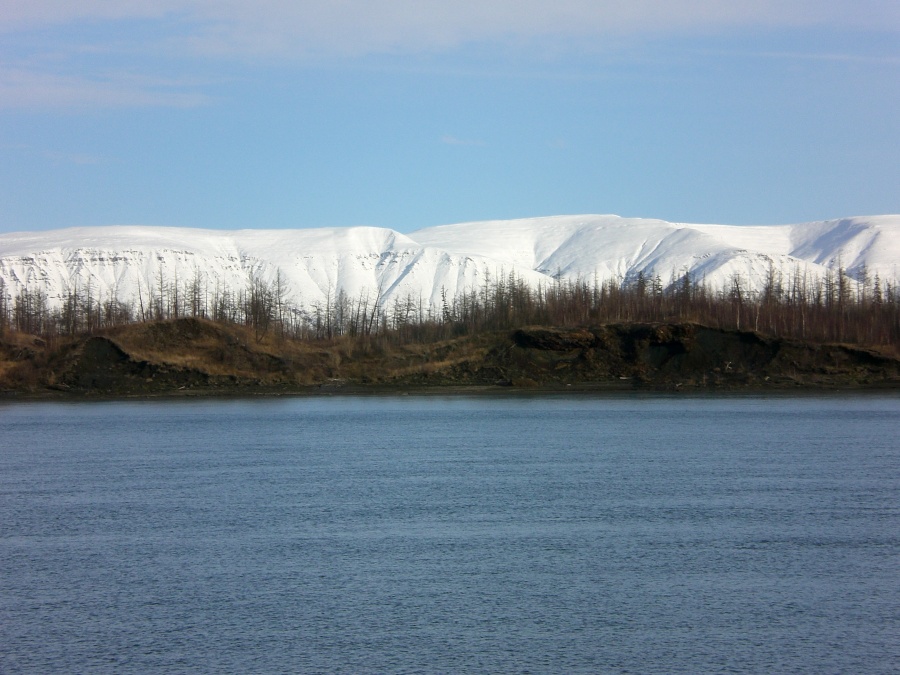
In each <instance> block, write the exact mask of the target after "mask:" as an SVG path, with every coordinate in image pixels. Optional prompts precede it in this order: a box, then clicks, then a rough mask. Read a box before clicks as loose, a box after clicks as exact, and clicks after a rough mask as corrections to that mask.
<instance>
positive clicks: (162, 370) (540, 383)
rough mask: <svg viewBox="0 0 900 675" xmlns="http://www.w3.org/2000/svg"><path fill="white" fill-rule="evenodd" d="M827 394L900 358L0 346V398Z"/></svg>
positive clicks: (626, 334)
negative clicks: (406, 394) (515, 394)
mask: <svg viewBox="0 0 900 675" xmlns="http://www.w3.org/2000/svg"><path fill="white" fill-rule="evenodd" d="M834 389H840V390H866V389H900V358H898V357H897V355H896V353H893V352H892V351H891V350H885V349H874V348H864V347H858V346H851V345H843V344H820V343H813V342H805V341H801V340H788V339H781V338H777V337H771V336H765V335H761V334H758V333H755V332H752V331H735V330H725V329H718V328H713V327H709V326H703V325H699V324H693V323H672V324H608V325H603V326H587V327H578V328H559V327H544V326H531V327H523V328H520V329H517V330H513V331H497V332H488V333H480V334H476V335H464V336H459V337H453V338H448V339H443V340H437V341H433V342H428V343H411V344H395V343H392V342H391V341H389V340H387V339H384V338H373V339H369V340H363V339H350V338H341V339H336V340H330V341H303V340H288V339H279V338H278V337H277V336H274V335H267V336H258V335H256V334H254V333H253V332H252V331H248V330H247V329H245V328H243V327H241V326H234V325H223V324H219V323H213V322H211V321H205V320H201V319H177V320H170V321H160V322H152V323H144V324H135V325H128V326H122V327H119V328H114V329H109V330H106V331H104V332H103V333H101V334H96V335H91V336H83V337H76V338H66V339H57V340H55V341H53V342H48V341H46V340H42V339H39V338H34V337H31V336H27V335H22V334H16V333H12V334H7V335H5V336H4V337H3V338H2V339H0V396H2V397H3V398H7V399H9V398H14V399H25V398H27V399H34V398H39V399H45V398H49V399H57V398H60V399H70V398H84V397H90V398H121V397H158V396H167V397H168V396H172V397H181V396H247V395H251V396H256V395H259V396H266V395H268V396H275V395H327V394H335V393H346V394H364V393H365V394H368V393H371V394H379V393H385V394H398V393H399V394H402V393H416V394H429V393H437V394H453V393H466V394H469V393H477V392H485V393H500V392H516V391H530V392H535V393H538V392H547V393H552V392H569V393H572V392H581V391H584V392H624V391H641V390H647V391H681V392H686V391H748V392H750V391H779V390H787V391H796V390H811V391H815V390H834Z"/></svg>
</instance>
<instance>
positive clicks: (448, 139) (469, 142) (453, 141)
mask: <svg viewBox="0 0 900 675" xmlns="http://www.w3.org/2000/svg"><path fill="white" fill-rule="evenodd" d="M441 143H443V144H444V145H462V146H470V147H482V146H484V145H485V142H484V141H479V140H476V139H469V138H458V137H456V136H451V135H449V134H444V135H443V136H441Z"/></svg>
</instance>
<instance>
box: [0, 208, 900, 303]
mask: <svg viewBox="0 0 900 675" xmlns="http://www.w3.org/2000/svg"><path fill="white" fill-rule="evenodd" d="M773 267H774V269H775V270H776V272H780V273H781V274H782V275H783V276H784V278H785V279H788V278H790V277H792V276H794V275H796V274H798V273H799V274H804V275H807V277H808V278H809V279H814V278H815V277H824V275H825V274H826V272H827V270H832V272H834V271H836V270H837V269H838V268H839V267H842V268H843V269H844V270H845V271H846V272H847V273H848V274H850V275H856V274H858V273H860V271H861V270H863V268H865V269H866V270H867V271H868V274H869V276H870V277H871V278H874V277H875V275H876V274H877V275H878V276H879V277H880V278H881V279H882V280H883V281H890V282H891V283H893V284H896V283H898V282H900V215H886V216H868V217H855V218H844V219H840V220H829V221H821V222H812V223H803V224H797V225H766V226H737V225H692V224H686V223H670V222H666V221H662V220H651V219H640V218H620V217H618V216H612V215H603V216H597V215H587V216H556V217H547V218H530V219H523V220H507V221H485V222H474V223H462V224H457V225H443V226H439V227H431V228H426V229H423V230H418V231H416V232H412V233H410V234H401V233H399V232H395V231H393V230H390V229H384V228H374V227H353V228H328V229H325V228H323V229H304V230H238V231H223V230H199V229H184V228H168V227H138V226H123V227H86V228H72V229H64V230H55V231H47V232H30V233H13V234H2V235H0V280H2V281H3V282H4V283H5V286H6V293H7V295H8V296H10V297H13V296H15V295H16V294H17V293H18V292H19V291H21V290H22V289H28V290H32V291H33V290H37V289H38V288H40V289H42V290H43V291H44V292H46V294H47V297H48V300H49V303H50V304H51V305H57V304H58V303H59V302H61V299H62V298H63V297H64V296H66V295H67V294H68V293H70V292H71V291H72V290H73V289H76V288H77V289H81V290H84V289H87V288H88V287H90V289H91V292H92V294H93V295H94V297H97V298H101V299H106V298H110V297H113V296H116V297H118V299H120V300H125V301H131V300H135V299H137V298H138V296H139V294H143V295H145V296H146V295H148V294H150V293H152V292H153V289H156V288H158V287H159V286H160V285H161V284H165V285H167V286H169V287H171V285H172V284H178V285H180V286H186V285H187V284H188V283H189V282H191V281H192V280H196V279H200V280H201V282H202V283H203V284H204V286H205V287H206V288H209V289H213V288H215V287H219V288H222V289H224V288H230V289H232V290H237V289H241V288H245V287H246V285H247V282H248V278H249V277H250V276H251V275H256V276H257V277H261V278H263V279H266V280H272V279H274V278H275V276H276V275H277V274H279V273H280V275H281V278H282V280H283V281H284V282H286V284H287V288H288V290H289V297H290V299H291V300H292V301H293V303H294V304H297V305H301V306H306V307H312V306H313V305H315V304H316V303H322V302H325V301H326V299H327V298H328V297H329V296H331V297H334V294H335V293H336V292H337V291H339V290H343V291H344V292H345V293H346V294H348V295H349V296H351V297H360V296H365V295H369V296H370V297H371V298H373V299H374V298H375V297H378V298H380V301H381V302H382V303H389V302H391V301H392V300H393V299H395V298H398V297H399V298H406V297H412V298H415V299H417V300H418V299H419V298H421V299H422V300H423V301H424V303H425V304H431V305H433V306H439V304H440V301H441V296H442V294H445V295H446V296H448V297H453V296H455V295H457V294H458V293H460V292H462V291H464V290H467V289H471V288H477V287H479V286H480V285H483V283H484V280H485V275H486V274H487V275H491V276H492V277H494V278H496V275H498V274H507V275H508V274H509V273H510V272H515V274H516V276H517V277H519V278H521V279H523V280H525V281H527V282H529V283H531V284H534V285H537V284H538V283H548V282H551V281H552V280H553V279H554V277H562V278H563V279H576V278H582V279H586V280H588V281H589V282H591V283H593V281H594V280H595V279H596V280H598V281H604V280H606V279H610V278H613V279H625V280H631V279H634V278H635V277H636V276H637V275H638V274H639V273H641V272H643V273H644V274H645V275H646V276H648V277H656V276H657V275H658V276H659V277H660V279H661V280H662V281H663V283H664V284H668V283H669V282H670V281H672V280H673V279H675V278H677V277H680V276H682V275H683V274H684V273H685V272H686V271H687V272H689V273H690V274H691V277H692V278H693V279H695V280H697V281H702V282H704V283H706V284H708V285H709V286H711V287H712V288H714V289H721V288H726V287H727V286H728V284H730V283H731V280H732V279H733V278H735V275H738V276H739V277H740V278H741V280H742V283H743V284H744V285H745V287H747V288H749V289H754V288H755V289H759V288H760V287H761V285H762V283H763V281H764V279H765V278H766V276H767V275H768V274H769V271H770V269H771V268H773Z"/></svg>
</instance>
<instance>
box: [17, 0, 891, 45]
mask: <svg viewBox="0 0 900 675" xmlns="http://www.w3.org/2000/svg"><path fill="white" fill-rule="evenodd" d="M163 17H165V18H167V19H168V20H170V21H172V20H175V21H174V22H175V23H176V24H178V27H179V28H178V30H179V31H186V35H185V34H182V35H179V36H178V37H179V39H182V40H183V43H182V46H183V47H186V48H188V49H190V50H193V51H194V52H197V53H201V54H205V55H210V56H246V55H251V56H274V57H283V56H316V55H326V56H327V55H344V56H354V55H363V54H370V53H385V52H400V53H408V52H417V51H423V50H425V51H441V50H448V49H452V48H454V47H457V46H459V45H461V44H465V43H469V42H512V43H521V42H523V41H525V42H528V41H534V40H559V39H562V40H571V39H575V40H578V39H584V40H586V41H590V40H602V39H603V38H620V37H622V36H639V35H642V34H668V33H682V32H708V31H716V30H720V29H723V28H732V27H742V26H762V27H798V26H821V25H832V26H837V27H856V28H862V29H877V30H887V31H892V32H900V3H893V2H886V1H884V0H752V1H750V2H732V1H728V0H629V1H627V2H622V1H621V0H555V1H554V2H547V0H454V1H453V2H449V1H448V0H255V1H254V2H248V1H247V0H79V1H78V2H72V0H29V1H28V2H16V3H7V4H6V5H5V6H3V7H0V30H5V31H7V32H8V31H11V30H19V29H22V28H27V27H37V26H46V25H52V24H65V23H68V22H72V21H78V20H84V21H91V22H103V21H115V20H120V19H144V20H151V21H152V20H155V19H161V18H163Z"/></svg>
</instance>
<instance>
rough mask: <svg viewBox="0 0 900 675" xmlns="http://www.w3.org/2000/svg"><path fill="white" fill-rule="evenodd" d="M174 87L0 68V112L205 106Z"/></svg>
mask: <svg viewBox="0 0 900 675" xmlns="http://www.w3.org/2000/svg"><path fill="white" fill-rule="evenodd" d="M177 84H178V83H167V82H165V81H161V80H158V79H156V78H140V77H135V76H131V75H126V74H110V75H107V76H106V77H103V78H83V77H77V76H69V75H59V74H53V73H45V72H37V71H34V70H28V69H15V68H0V108H38V107H67V108H79V107H85V108H97V107H101V108H109V107H146V106H168V107H183V108H187V107H195V106H198V105H203V104H204V103H206V102H207V100H208V99H207V97H206V96H205V95H203V94H201V93H198V92H196V91H190V90H183V89H182V88H180V87H178V86H177Z"/></svg>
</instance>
